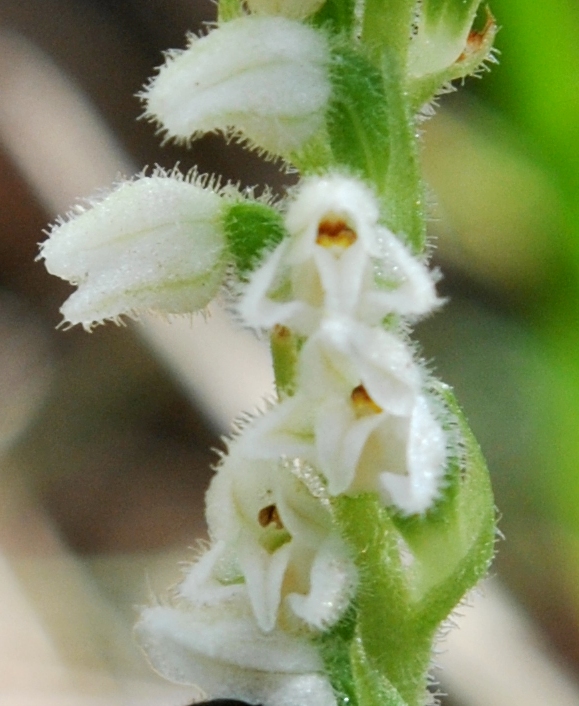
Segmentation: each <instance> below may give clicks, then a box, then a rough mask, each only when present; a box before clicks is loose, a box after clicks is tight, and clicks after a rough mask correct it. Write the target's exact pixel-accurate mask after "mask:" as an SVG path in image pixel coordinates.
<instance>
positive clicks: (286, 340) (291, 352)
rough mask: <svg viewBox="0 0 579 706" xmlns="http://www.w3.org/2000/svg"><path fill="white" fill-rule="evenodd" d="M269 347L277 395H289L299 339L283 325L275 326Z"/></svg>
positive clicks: (281, 396) (293, 387)
mask: <svg viewBox="0 0 579 706" xmlns="http://www.w3.org/2000/svg"><path fill="white" fill-rule="evenodd" d="M270 348H271V356H272V361H273V372H274V376H275V386H276V390H277V394H278V397H279V398H280V399H283V398H284V397H290V396H291V395H293V394H294V392H295V385H296V366H297V362H298V353H299V339H298V338H297V336H296V335H295V334H294V333H292V332H291V331H290V330H289V329H288V328H286V327H285V326H275V327H274V329H273V331H272V332H271V336H270Z"/></svg>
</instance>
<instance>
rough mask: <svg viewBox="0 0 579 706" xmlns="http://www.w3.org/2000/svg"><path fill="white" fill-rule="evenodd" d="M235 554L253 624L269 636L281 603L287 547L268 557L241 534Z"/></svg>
mask: <svg viewBox="0 0 579 706" xmlns="http://www.w3.org/2000/svg"><path fill="white" fill-rule="evenodd" d="M238 551H239V564H240V566H241V569H242V571H243V575H244V577H245V582H246V584H247V593H248V595H249V599H250V601H251V607H252V608H253V613H254V615H255V618H256V620H257V624H258V625H259V627H260V628H261V629H262V630H263V631H264V632H271V630H273V629H274V627H275V623H276V620H277V611H278V608H279V604H280V603H281V588H282V583H283V579H284V576H285V573H286V571H287V568H288V563H289V560H290V554H291V547H290V544H284V545H283V546H282V547H280V548H279V549H277V550H276V551H275V552H273V553H270V552H268V551H266V550H265V549H264V548H263V547H261V546H260V545H259V544H258V543H257V542H255V541H252V538H251V536H248V533H244V535H242V537H241V539H240V542H239V544H238Z"/></svg>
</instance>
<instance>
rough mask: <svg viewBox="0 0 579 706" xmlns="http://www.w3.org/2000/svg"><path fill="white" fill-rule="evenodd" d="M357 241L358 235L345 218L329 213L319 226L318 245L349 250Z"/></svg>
mask: <svg viewBox="0 0 579 706" xmlns="http://www.w3.org/2000/svg"><path fill="white" fill-rule="evenodd" d="M357 239H358V234H357V233H356V231H355V230H354V228H352V226H351V225H350V224H349V223H348V221H347V219H346V218H344V217H343V216H339V215H336V214H333V213H328V214H327V215H326V216H324V217H323V218H322V219H321V221H320V222H319V224H318V233H317V236H316V244H317V245H321V246H323V247H336V246H337V247H339V248H348V247H350V245H353V244H354V243H355V242H356V240H357Z"/></svg>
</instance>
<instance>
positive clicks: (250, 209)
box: [223, 201, 286, 278]
mask: <svg viewBox="0 0 579 706" xmlns="http://www.w3.org/2000/svg"><path fill="white" fill-rule="evenodd" d="M223 227H224V230H225V236H226V238H227V242H228V245H229V250H230V252H231V254H232V256H233V260H234V262H235V264H236V266H237V270H238V273H239V276H240V277H241V278H246V276H247V275H248V274H249V272H251V270H252V269H254V267H255V266H256V264H257V262H258V261H259V259H260V258H261V257H262V256H263V254H264V252H265V251H266V250H269V249H271V248H273V247H274V246H275V245H277V244H278V243H280V242H281V241H282V240H283V238H284V236H285V234H286V231H285V227H284V224H283V219H282V216H281V214H280V212H279V211H277V210H276V209H275V208H272V207H271V206H267V205H266V204H263V203H258V202H256V201H242V202H239V203H234V204H233V205H231V206H230V207H229V208H228V209H227V210H226V211H225V216H224V222H223Z"/></svg>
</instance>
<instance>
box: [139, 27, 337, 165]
mask: <svg viewBox="0 0 579 706" xmlns="http://www.w3.org/2000/svg"><path fill="white" fill-rule="evenodd" d="M329 60H330V54H329V48H328V43H327V40H326V38H325V36H324V35H323V34H322V33H321V32H319V31H317V30H315V29H313V28H311V27H308V26H306V25H304V24H301V23H300V22H296V21H293V20H288V19H286V18H284V17H260V16H249V17H241V18H237V19H235V20H231V21H230V22H226V23H224V24H222V25H220V26H219V27H218V28H217V29H214V30H212V31H211V32H209V34H207V35H206V36H204V37H201V38H198V37H192V38H191V40H190V43H189V46H188V48H187V49H185V50H184V51H181V52H173V53H171V54H169V55H168V57H167V62H166V64H165V65H164V66H162V67H161V68H160V70H159V73H158V75H157V76H156V77H155V78H153V79H152V81H151V82H150V84H149V85H148V86H147V87H145V89H144V91H143V93H142V96H141V97H142V98H143V99H144V101H145V103H146V113H145V114H146V116H147V117H149V118H151V119H152V120H154V121H155V122H157V123H159V124H160V125H161V126H162V128H163V129H164V130H165V131H166V132H167V135H168V136H169V137H172V138H177V139H183V140H188V139H190V138H191V137H194V136H196V135H197V134H201V133H205V132H213V131H215V130H221V131H224V132H230V131H233V132H234V133H242V134H243V135H244V136H245V137H246V138H247V139H248V140H249V141H250V143H252V144H254V145H256V146H258V147H261V148H263V149H264V150H266V151H267V152H270V153H272V154H281V155H288V154H289V153H291V152H292V151H294V150H298V149H299V148H300V147H302V146H303V145H304V143H305V142H306V141H307V140H308V139H309V138H310V137H312V136H313V135H314V134H315V133H316V132H317V130H318V129H320V128H321V127H322V126H323V123H324V114H325V109H326V104H327V102H328V99H329V96H330V90H331V88H330V80H329V76H328V64H329Z"/></svg>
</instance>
